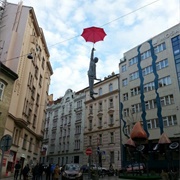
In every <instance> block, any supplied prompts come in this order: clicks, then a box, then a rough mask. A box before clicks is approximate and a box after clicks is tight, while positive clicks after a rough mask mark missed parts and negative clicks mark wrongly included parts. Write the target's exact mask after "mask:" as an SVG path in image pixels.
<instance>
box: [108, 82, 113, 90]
mask: <svg viewBox="0 0 180 180" xmlns="http://www.w3.org/2000/svg"><path fill="white" fill-rule="evenodd" d="M112 91H113V85H112V84H109V92H112Z"/></svg>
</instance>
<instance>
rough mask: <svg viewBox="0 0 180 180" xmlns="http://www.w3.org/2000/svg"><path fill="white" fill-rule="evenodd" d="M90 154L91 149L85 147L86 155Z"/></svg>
mask: <svg viewBox="0 0 180 180" xmlns="http://www.w3.org/2000/svg"><path fill="white" fill-rule="evenodd" d="M91 154H92V149H91V148H87V149H86V155H87V156H89V155H91Z"/></svg>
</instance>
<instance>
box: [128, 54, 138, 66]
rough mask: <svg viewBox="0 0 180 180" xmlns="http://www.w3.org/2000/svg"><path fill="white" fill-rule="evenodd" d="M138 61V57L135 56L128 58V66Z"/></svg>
mask: <svg viewBox="0 0 180 180" xmlns="http://www.w3.org/2000/svg"><path fill="white" fill-rule="evenodd" d="M137 62H138V57H137V56H135V57H133V58H131V59H130V60H129V66H132V65H133V64H136V63H137Z"/></svg>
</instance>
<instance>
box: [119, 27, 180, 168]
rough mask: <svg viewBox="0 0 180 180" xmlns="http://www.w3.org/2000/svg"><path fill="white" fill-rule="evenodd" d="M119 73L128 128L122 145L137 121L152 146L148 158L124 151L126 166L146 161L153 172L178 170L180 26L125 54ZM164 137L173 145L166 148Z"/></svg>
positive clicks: (123, 115)
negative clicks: (163, 142) (160, 142)
mask: <svg viewBox="0 0 180 180" xmlns="http://www.w3.org/2000/svg"><path fill="white" fill-rule="evenodd" d="M119 71H120V100H121V105H122V106H121V107H122V108H121V109H122V111H121V112H120V114H121V119H122V125H123V126H124V127H125V128H123V131H122V132H123V133H122V134H123V137H122V139H123V142H122V143H123V144H126V142H127V140H128V139H129V138H130V134H131V130H132V127H133V125H134V124H135V123H136V122H137V121H140V122H141V124H142V126H143V129H144V130H145V132H146V134H147V135H148V143H147V142H146V143H145V144H143V146H142V147H141V148H142V151H141V152H143V153H144V157H146V158H143V157H142V156H140V154H139V152H138V151H137V150H136V147H135V148H134V152H133V153H129V152H128V148H127V147H124V156H123V163H124V164H127V163H130V162H132V160H133V161H143V162H144V161H146V162H147V163H148V166H149V168H151V169H158V168H161V169H162V168H165V169H168V168H175V167H176V168H177V167H178V166H179V165H178V164H179V157H180V156H179V152H178V147H179V139H178V138H180V137H178V134H179V133H180V111H179V108H180V24H177V25H176V26H174V27H172V28H170V29H168V30H166V31H164V32H162V33H161V34H159V35H157V36H155V37H153V38H151V39H149V40H147V41H146V42H143V43H142V44H140V45H138V46H137V47H134V48H133V49H131V50H129V51H127V52H125V53H124V58H123V59H122V60H121V62H120V64H119ZM163 134H165V135H166V136H167V137H168V138H169V139H170V141H171V144H167V145H166V147H165V144H164V145H160V144H159V143H158V142H159V139H160V137H161V136H162V135H163ZM158 146H159V147H158ZM163 146H164V149H162V148H163ZM137 149H138V148H137ZM145 159H146V160H145Z"/></svg>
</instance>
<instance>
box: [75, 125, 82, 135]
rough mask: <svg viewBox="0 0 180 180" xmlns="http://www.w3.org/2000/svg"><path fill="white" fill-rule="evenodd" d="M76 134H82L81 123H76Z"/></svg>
mask: <svg viewBox="0 0 180 180" xmlns="http://www.w3.org/2000/svg"><path fill="white" fill-rule="evenodd" d="M75 134H81V125H76V129H75Z"/></svg>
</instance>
